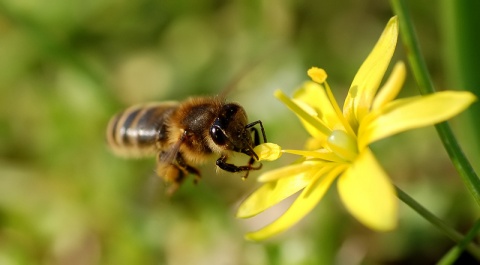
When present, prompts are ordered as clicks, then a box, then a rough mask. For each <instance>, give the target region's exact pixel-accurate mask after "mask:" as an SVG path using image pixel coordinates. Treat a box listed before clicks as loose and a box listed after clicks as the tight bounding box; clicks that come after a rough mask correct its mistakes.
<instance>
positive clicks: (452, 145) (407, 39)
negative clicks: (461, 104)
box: [391, 0, 480, 205]
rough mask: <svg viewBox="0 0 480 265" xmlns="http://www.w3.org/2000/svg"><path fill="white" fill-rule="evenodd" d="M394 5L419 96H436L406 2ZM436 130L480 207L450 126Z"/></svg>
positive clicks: (479, 185) (477, 186)
mask: <svg viewBox="0 0 480 265" xmlns="http://www.w3.org/2000/svg"><path fill="white" fill-rule="evenodd" d="M391 3H392V7H393V10H394V11H395V13H396V14H397V15H398V18H399V22H400V34H401V36H402V40H403V44H404V45H405V47H406V51H407V56H408V60H409V62H410V66H411V68H412V72H413V74H414V76H415V79H416V80H417V83H418V86H419V90H420V93H421V94H422V95H425V94H431V93H435V88H434V85H433V82H432V80H431V78H430V76H429V74H428V71H427V66H426V64H425V61H424V60H423V57H422V56H421V53H420V48H419V45H418V41H417V37H416V34H415V31H414V28H413V24H412V20H411V18H410V15H409V13H408V11H407V8H406V4H405V1H404V0H392V1H391ZM435 128H436V129H437V133H438V134H439V136H440V139H441V140H442V143H443V145H444V147H445V149H446V150H447V153H448V155H449V156H450V159H451V160H452V162H453V164H454V166H455V168H456V169H457V171H458V172H459V174H460V176H461V178H462V180H463V182H464V184H465V186H467V189H468V191H469V192H470V193H471V194H472V196H473V198H474V199H475V201H476V202H477V204H478V205H480V179H479V178H478V176H477V174H476V173H475V170H474V169H473V167H472V165H471V164H470V162H469V161H468V159H467V157H466V156H465V154H464V153H463V151H462V149H461V148H460V145H459V144H458V141H457V140H456V138H455V136H454V134H453V131H452V129H451V127H450V126H449V125H448V123H446V122H443V123H439V124H437V125H435Z"/></svg>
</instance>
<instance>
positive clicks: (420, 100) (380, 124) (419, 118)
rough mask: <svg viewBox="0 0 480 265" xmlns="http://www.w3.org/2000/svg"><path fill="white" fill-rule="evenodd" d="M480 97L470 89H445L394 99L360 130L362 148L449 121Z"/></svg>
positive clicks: (374, 114) (369, 118)
mask: <svg viewBox="0 0 480 265" xmlns="http://www.w3.org/2000/svg"><path fill="white" fill-rule="evenodd" d="M475 100H476V97H475V96H474V95H473V94H472V93H470V92H466V91H443V92H438V93H435V94H430V95H427V96H418V97H411V98H406V99H400V100H395V101H392V102H390V103H389V104H387V105H385V107H383V108H380V109H378V110H376V111H372V112H371V113H370V114H369V115H368V116H367V118H366V119H365V120H364V123H363V124H362V126H361V127H362V128H360V129H359V147H360V150H361V149H362V147H365V146H367V145H368V144H370V143H372V142H374V141H377V140H379V139H382V138H385V137H388V136H391V135H394V134H396V133H399V132H403V131H407V130H410V129H415V128H420V127H424V126H428V125H433V124H436V123H439V122H442V121H446V120H448V119H450V118H452V117H453V116H455V115H457V114H459V113H460V112H462V111H463V110H465V109H466V108H467V107H468V106H469V105H470V104H472V103H473V102H474V101H475Z"/></svg>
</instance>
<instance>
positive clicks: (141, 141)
mask: <svg viewBox="0 0 480 265" xmlns="http://www.w3.org/2000/svg"><path fill="white" fill-rule="evenodd" d="M177 107H178V103H176V102H159V103H150V104H144V105H137V106H133V107H130V108H128V109H126V110H125V111H123V112H120V113H118V114H117V115H115V116H114V117H113V118H111V119H110V122H109V123H108V128H107V141H108V144H109V145H110V147H111V149H112V150H113V151H114V152H115V153H116V154H118V155H122V156H129V157H139V156H148V155H154V154H155V153H156V152H158V150H160V149H161V148H162V144H163V143H165V141H166V139H167V134H166V133H167V132H166V130H167V126H168V125H167V124H166V122H167V120H168V118H169V117H170V115H171V114H172V113H173V111H175V109H177Z"/></svg>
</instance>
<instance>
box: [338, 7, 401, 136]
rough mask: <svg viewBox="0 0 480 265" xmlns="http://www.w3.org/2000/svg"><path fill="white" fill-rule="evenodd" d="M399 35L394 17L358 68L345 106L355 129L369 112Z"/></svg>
mask: <svg viewBox="0 0 480 265" xmlns="http://www.w3.org/2000/svg"><path fill="white" fill-rule="evenodd" d="M397 37H398V19H397V17H396V16H395V17H392V18H391V19H390V21H389V22H388V24H387V26H386V27H385V30H384V31H383V33H382V35H381V36H380V39H379V40H378V42H377V44H376V45H375V47H374V48H373V50H372V51H371V52H370V54H369V55H368V57H367V59H366V60H365V61H364V62H363V64H362V66H360V69H359V70H358V72H357V74H356V75H355V78H354V79H353V82H352V85H351V86H350V90H349V92H348V95H347V98H346V99H345V103H344V106H343V113H344V115H345V117H347V120H348V121H349V122H350V124H351V125H352V127H353V128H354V129H356V128H357V126H358V123H359V121H361V120H362V119H363V117H364V116H365V115H366V114H367V113H368V112H369V110H370V107H371V105H372V101H373V98H374V96H375V94H376V92H377V89H378V87H379V85H380V82H381V80H382V78H383V75H384V74H385V71H386V70H387V67H388V64H389V63H390V59H391V58H392V55H393V52H394V51H395V46H396V44H397Z"/></svg>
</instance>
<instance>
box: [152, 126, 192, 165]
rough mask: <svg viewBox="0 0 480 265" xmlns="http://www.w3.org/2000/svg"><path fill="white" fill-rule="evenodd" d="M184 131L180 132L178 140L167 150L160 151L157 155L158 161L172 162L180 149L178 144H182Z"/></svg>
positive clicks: (163, 162)
mask: <svg viewBox="0 0 480 265" xmlns="http://www.w3.org/2000/svg"><path fill="white" fill-rule="evenodd" d="M185 135H186V132H184V133H183V134H182V136H181V137H180V138H179V139H178V141H176V142H175V144H173V145H172V146H171V147H170V149H168V150H167V151H164V152H161V153H160V155H159V159H158V162H159V163H162V164H167V165H169V164H172V163H173V162H174V160H175V159H176V157H177V154H178V151H180V146H181V145H182V143H183V141H184V140H185Z"/></svg>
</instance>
